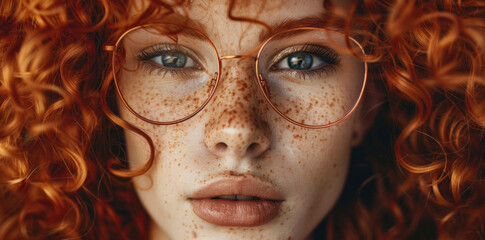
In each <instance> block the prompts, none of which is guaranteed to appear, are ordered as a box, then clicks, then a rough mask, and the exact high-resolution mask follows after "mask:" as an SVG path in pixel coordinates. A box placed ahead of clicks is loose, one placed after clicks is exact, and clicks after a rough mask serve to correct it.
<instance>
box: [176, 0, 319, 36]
mask: <svg viewBox="0 0 485 240" xmlns="http://www.w3.org/2000/svg"><path fill="white" fill-rule="evenodd" d="M179 10H181V11H185V12H187V13H188V15H189V18H190V19H191V20H193V21H195V22H198V23H199V24H200V25H202V26H201V27H203V28H205V29H204V30H206V31H208V32H211V28H216V27H217V26H223V27H246V28H247V27H252V26H251V25H259V26H261V27H262V25H260V24H257V23H256V22H255V21H247V20H248V19H251V20H256V21H259V22H263V23H265V24H268V25H269V26H271V27H276V26H277V25H279V24H280V23H283V22H287V21H289V20H297V19H302V18H308V17H319V16H322V15H323V13H324V9H323V0H305V1H301V0H299V1H298V0H271V1H261V0H246V1H231V0H193V1H190V2H189V4H188V5H186V7H185V8H184V9H179ZM244 20H246V21H244ZM255 23H256V24H255ZM233 30H236V29H233Z"/></svg>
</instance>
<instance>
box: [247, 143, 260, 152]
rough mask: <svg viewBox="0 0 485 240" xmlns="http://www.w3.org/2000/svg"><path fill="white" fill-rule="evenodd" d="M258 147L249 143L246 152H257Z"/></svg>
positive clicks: (256, 144)
mask: <svg viewBox="0 0 485 240" xmlns="http://www.w3.org/2000/svg"><path fill="white" fill-rule="evenodd" d="M258 147H259V144H258V143H251V144H250V145H249V146H248V149H247V152H249V153H252V152H254V151H257V149H258Z"/></svg>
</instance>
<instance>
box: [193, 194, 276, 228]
mask: <svg viewBox="0 0 485 240" xmlns="http://www.w3.org/2000/svg"><path fill="white" fill-rule="evenodd" d="M191 202H192V206H193V210H194V213H195V215H197V216H198V217H200V218H201V219H202V220H204V221H206V222H209V223H212V224H215V225H219V226H244V227H254V226H259V225H263V224H265V223H267V222H269V221H271V220H272V219H273V218H275V217H276V216H278V214H279V212H280V203H281V201H271V200H238V201H232V200H225V199H195V200H192V201H191Z"/></svg>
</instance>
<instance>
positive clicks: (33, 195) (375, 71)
mask: <svg viewBox="0 0 485 240" xmlns="http://www.w3.org/2000/svg"><path fill="white" fill-rule="evenodd" d="M190 3H191V1H188V2H186V1H181V2H178V3H177V2H175V3H173V2H171V4H168V3H166V2H164V1H162V0H151V1H147V4H149V6H144V7H142V8H140V9H138V10H139V11H133V9H134V8H136V7H137V6H135V5H134V3H133V2H132V1H129V0H121V1H112V0H88V1H84V0H82V1H81V0H73V1H56V0H19V1H7V0H3V1H1V2H0V68H1V70H0V71H1V74H0V164H1V167H0V183H1V185H0V239H147V238H148V234H147V232H148V221H149V220H148V216H147V214H146V213H145V212H144V210H143V208H142V207H141V205H140V203H139V202H138V199H137V197H136V195H135V193H134V189H133V186H132V184H131V181H130V177H132V176H136V175H140V174H142V173H144V172H145V171H146V170H147V169H148V168H149V167H150V166H151V163H152V162H153V150H154V147H153V143H152V142H151V140H150V138H149V137H148V135H146V134H145V133H143V132H142V131H140V130H138V129H136V128H135V127H133V126H131V125H129V124H127V123H126V122H123V121H122V120H120V119H119V118H117V117H116V111H117V110H116V109H117V105H116V101H114V99H115V96H114V92H113V91H112V90H113V89H112V87H113V86H112V84H111V82H112V73H111V68H110V61H109V54H108V53H107V52H105V51H103V44H105V43H113V42H115V40H116V39H117V38H118V37H119V36H120V35H121V34H122V33H123V32H124V31H126V30H127V29H129V28H131V27H133V26H137V25H142V24H145V23H149V22H153V21H157V20H160V19H163V17H166V16H169V15H170V14H171V13H173V7H174V5H182V4H190ZM237 5H238V4H237V1H235V0H232V1H231V7H230V10H229V12H228V17H229V18H230V19H232V20H233V21H250V22H254V23H257V24H263V25H264V24H265V23H262V22H259V21H258V20H257V19H247V18H245V17H244V16H234V15H233V14H232V9H233V8H237ZM324 7H325V8H326V9H327V11H326V12H327V13H328V14H329V16H328V19H329V23H328V24H330V25H332V24H333V25H339V26H340V27H342V29H343V31H344V32H346V33H347V34H349V35H350V34H352V35H354V36H355V35H356V36H359V38H360V39H361V42H362V45H363V46H364V47H365V49H366V51H367V52H368V53H369V55H368V56H367V61H368V62H369V64H370V69H371V71H370V76H369V78H370V79H371V80H372V81H371V82H372V84H374V85H375V86H373V87H372V88H369V89H368V90H369V91H368V92H367V94H376V95H380V96H383V97H382V101H381V102H380V104H379V107H378V108H379V113H378V116H377V118H376V122H377V123H378V124H374V126H373V127H372V128H371V129H370V131H369V133H368V134H367V136H366V138H365V139H364V141H363V144H361V146H359V147H357V148H356V149H354V151H353V155H352V160H351V161H352V163H351V169H350V172H349V177H348V178H349V179H348V181H347V185H346V187H345V189H344V192H343V194H342V196H341V198H340V200H339V202H338V203H337V205H336V206H335V208H334V210H333V211H332V212H331V213H330V214H329V215H328V216H327V217H326V219H325V220H324V221H323V222H322V223H321V224H320V226H319V227H318V228H317V229H316V232H315V237H316V238H318V239H484V238H485V220H484V219H483V218H484V217H483V216H485V186H484V180H485V171H484V169H485V168H484V165H485V159H484V158H485V3H484V2H483V1H477V0H457V1H452V0H436V1H423V0H420V1H419V0H409V1H408V0H360V1H354V2H353V4H351V7H350V8H346V9H341V8H340V7H338V6H336V5H333V4H332V3H331V2H330V1H325V2H324ZM133 12H135V13H136V15H133ZM370 91H373V92H370ZM125 130H128V131H135V132H136V133H138V134H140V135H141V136H143V137H144V138H145V139H146V140H147V142H148V144H149V146H150V149H151V151H152V154H151V155H152V156H151V157H150V161H149V162H148V164H147V165H146V166H144V167H143V168H142V169H139V170H136V171H131V172H129V171H127V170H126V168H127V161H126V156H125V146H124V140H123V137H122V136H123V131H125Z"/></svg>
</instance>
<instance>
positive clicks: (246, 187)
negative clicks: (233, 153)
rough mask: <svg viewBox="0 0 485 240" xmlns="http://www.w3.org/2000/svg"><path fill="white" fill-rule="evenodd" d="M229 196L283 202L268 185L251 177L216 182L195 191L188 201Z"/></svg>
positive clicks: (279, 194)
mask: <svg viewBox="0 0 485 240" xmlns="http://www.w3.org/2000/svg"><path fill="white" fill-rule="evenodd" d="M231 195H243V196H249V197H257V198H260V199H263V200H273V201H282V200H283V197H282V196H281V193H280V192H279V191H278V190H276V188H275V187H273V186H272V185H271V184H270V183H268V182H265V181H262V180H260V179H258V178H256V177H251V176H242V177H233V178H226V179H221V180H218V181H216V182H213V183H211V184H209V185H207V186H205V187H202V188H201V189H199V190H197V191H195V192H194V194H193V195H191V196H190V197H189V199H191V200H196V199H207V198H215V197H220V196H231Z"/></svg>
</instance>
